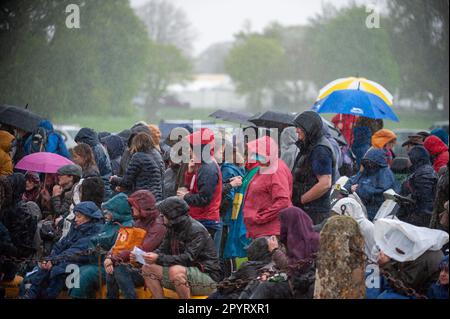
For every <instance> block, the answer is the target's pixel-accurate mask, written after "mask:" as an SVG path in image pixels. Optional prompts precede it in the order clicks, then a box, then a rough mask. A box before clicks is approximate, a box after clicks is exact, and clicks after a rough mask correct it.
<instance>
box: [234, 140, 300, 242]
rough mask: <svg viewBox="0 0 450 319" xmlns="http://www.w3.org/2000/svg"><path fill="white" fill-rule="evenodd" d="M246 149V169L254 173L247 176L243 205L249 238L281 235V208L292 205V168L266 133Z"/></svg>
mask: <svg viewBox="0 0 450 319" xmlns="http://www.w3.org/2000/svg"><path fill="white" fill-rule="evenodd" d="M247 149H248V151H247V153H248V156H249V158H248V159H247V164H246V168H247V170H249V171H252V174H251V175H249V176H246V177H244V180H243V185H242V187H244V188H247V190H246V191H245V197H243V203H242V204H241V206H242V207H243V208H242V212H243V215H244V222H245V227H246V229H247V237H249V238H252V239H256V238H259V237H264V236H279V235H280V219H279V214H280V211H281V210H283V209H285V208H287V207H290V206H292V200H291V198H292V174H291V171H290V170H289V168H288V167H287V165H286V164H285V163H284V161H283V160H281V159H279V158H278V145H277V143H276V142H275V141H274V139H273V138H271V137H269V136H264V137H261V138H259V139H257V140H254V141H251V142H249V143H248V144H247ZM238 206H239V203H238ZM236 212H239V207H236Z"/></svg>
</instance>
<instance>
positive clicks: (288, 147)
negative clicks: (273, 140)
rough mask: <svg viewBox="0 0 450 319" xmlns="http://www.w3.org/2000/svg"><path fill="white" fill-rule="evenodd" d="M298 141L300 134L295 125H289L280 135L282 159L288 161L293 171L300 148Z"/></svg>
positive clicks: (287, 163)
mask: <svg viewBox="0 0 450 319" xmlns="http://www.w3.org/2000/svg"><path fill="white" fill-rule="evenodd" d="M297 141H298V134H297V130H296V129H295V127H287V128H285V129H284V130H283V132H282V133H281V137H280V146H281V159H282V160H283V161H284V162H285V163H286V165H287V166H288V167H289V169H290V170H291V171H292V170H293V168H294V163H295V159H296V158H297V156H298V153H299V152H300V150H299V149H298V147H297V145H296V143H297Z"/></svg>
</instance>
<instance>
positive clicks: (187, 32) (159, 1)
mask: <svg viewBox="0 0 450 319" xmlns="http://www.w3.org/2000/svg"><path fill="white" fill-rule="evenodd" d="M136 14H137V16H138V17H139V18H140V19H141V20H142V21H143V22H144V24H145V25H146V27H147V31H148V34H149V36H150V39H152V40H153V41H155V42H157V43H161V44H172V45H175V46H176V47H177V48H179V49H180V50H182V51H183V52H184V53H185V54H186V55H190V54H191V51H192V43H193V40H194V38H195V31H194V29H193V27H192V25H191V23H190V22H189V20H188V18H187V16H186V13H185V12H184V11H183V10H182V9H180V8H177V7H175V6H174V5H173V4H171V3H170V2H168V1H165V0H151V1H149V2H148V3H146V4H145V5H144V6H142V7H141V8H138V9H136Z"/></svg>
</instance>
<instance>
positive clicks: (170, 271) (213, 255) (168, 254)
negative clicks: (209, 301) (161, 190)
mask: <svg viewBox="0 0 450 319" xmlns="http://www.w3.org/2000/svg"><path fill="white" fill-rule="evenodd" d="M158 210H159V211H160V212H161V213H162V214H163V215H164V223H165V224H166V225H167V227H168V233H167V235H166V237H165V238H164V241H163V243H162V244H161V246H160V247H159V248H158V249H157V250H155V251H154V252H153V253H147V254H145V255H144V259H145V262H146V265H144V267H143V271H144V274H147V275H149V274H153V276H151V277H150V276H145V283H146V286H147V287H148V288H149V289H150V290H151V292H152V296H153V298H154V299H161V298H163V287H165V288H168V289H172V290H176V292H177V293H178V296H179V297H180V299H190V298H191V295H194V296H195V295H210V294H211V293H212V292H213V291H214V288H211V287H210V285H213V284H215V283H217V282H219V281H220V280H221V279H222V275H221V269H220V265H219V259H218V256H217V252H216V249H215V247H214V241H213V239H212V238H211V236H210V235H209V233H208V231H207V230H206V228H205V227H204V226H203V225H202V224H201V223H200V222H198V221H196V220H195V219H193V218H192V217H190V216H189V205H188V204H187V203H186V202H185V201H184V200H183V199H181V198H179V197H169V198H167V199H165V200H164V201H162V202H161V203H159V205H158ZM155 276H156V278H155ZM159 278H161V279H162V280H161V281H160V280H159Z"/></svg>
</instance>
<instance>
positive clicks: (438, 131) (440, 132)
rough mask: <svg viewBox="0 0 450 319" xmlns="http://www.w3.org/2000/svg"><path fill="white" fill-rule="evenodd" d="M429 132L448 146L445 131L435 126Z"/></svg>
mask: <svg viewBox="0 0 450 319" xmlns="http://www.w3.org/2000/svg"><path fill="white" fill-rule="evenodd" d="M430 134H431V135H434V136H437V137H439V139H440V140H441V141H442V142H444V144H445V145H447V146H448V133H447V132H446V131H444V130H443V129H441V128H435V129H434V130H432V131H431V132H430Z"/></svg>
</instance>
